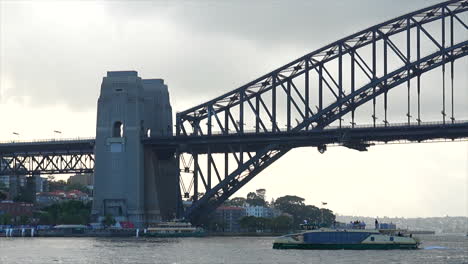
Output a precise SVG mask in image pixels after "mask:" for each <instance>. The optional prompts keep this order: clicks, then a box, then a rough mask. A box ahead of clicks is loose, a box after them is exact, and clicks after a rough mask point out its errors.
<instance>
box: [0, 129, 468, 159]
mask: <svg viewBox="0 0 468 264" xmlns="http://www.w3.org/2000/svg"><path fill="white" fill-rule="evenodd" d="M460 138H468V121H457V122H456V123H445V124H443V123H421V124H420V125H414V124H412V125H409V126H408V124H397V125H391V126H377V127H373V126H364V127H362V126H361V127H354V128H352V127H341V128H337V127H330V128H326V129H323V130H309V131H300V132H275V133H255V132H246V133H243V134H235V133H234V134H228V135H225V134H213V135H211V136H195V135H192V136H169V137H152V138H144V139H142V142H143V144H145V145H148V146H150V147H152V148H153V149H155V150H157V151H171V152H173V151H175V149H176V148H179V150H180V151H182V152H197V153H200V154H203V153H206V152H207V151H208V148H210V151H211V152H212V153H221V152H225V151H226V146H227V145H229V146H230V147H231V148H233V149H232V150H234V151H238V150H239V149H240V146H242V148H243V151H255V150H257V149H259V147H263V146H266V145H269V144H277V145H278V146H279V147H289V148H294V147H306V146H320V145H326V144H345V145H346V144H355V143H358V144H360V143H370V142H391V141H397V140H408V141H413V142H420V141H424V140H432V139H460ZM94 144H95V140H94V139H73V140H49V141H34V142H8V143H1V144H0V155H1V156H2V157H8V156H11V155H41V154H48V153H54V154H65V155H66V154H73V153H81V154H85V153H89V154H92V153H94Z"/></svg>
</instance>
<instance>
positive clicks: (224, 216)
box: [215, 206, 246, 232]
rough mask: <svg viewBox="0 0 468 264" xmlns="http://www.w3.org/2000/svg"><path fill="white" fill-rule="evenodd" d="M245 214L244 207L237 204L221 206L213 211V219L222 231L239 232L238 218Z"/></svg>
mask: <svg viewBox="0 0 468 264" xmlns="http://www.w3.org/2000/svg"><path fill="white" fill-rule="evenodd" d="M244 216H246V212H245V209H244V208H243V207H237V206H221V207H218V208H217V209H216V211H215V221H216V222H217V223H219V224H220V225H221V229H222V231H223V232H240V231H241V227H240V224H239V220H240V219H241V218H242V217H244Z"/></svg>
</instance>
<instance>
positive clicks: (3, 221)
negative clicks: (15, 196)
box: [0, 214, 11, 225]
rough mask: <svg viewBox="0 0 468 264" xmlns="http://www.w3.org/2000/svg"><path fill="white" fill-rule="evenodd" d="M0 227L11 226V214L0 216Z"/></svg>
mask: <svg viewBox="0 0 468 264" xmlns="http://www.w3.org/2000/svg"><path fill="white" fill-rule="evenodd" d="M0 225H11V215H9V214H2V215H0Z"/></svg>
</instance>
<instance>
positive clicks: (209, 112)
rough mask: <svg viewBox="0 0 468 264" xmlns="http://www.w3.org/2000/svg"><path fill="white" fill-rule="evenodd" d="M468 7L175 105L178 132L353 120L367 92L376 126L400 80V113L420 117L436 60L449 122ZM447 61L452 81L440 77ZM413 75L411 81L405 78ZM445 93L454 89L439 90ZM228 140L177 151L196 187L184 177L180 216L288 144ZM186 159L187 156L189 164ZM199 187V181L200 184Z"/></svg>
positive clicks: (404, 22)
mask: <svg viewBox="0 0 468 264" xmlns="http://www.w3.org/2000/svg"><path fill="white" fill-rule="evenodd" d="M467 9H468V0H454V1H447V2H444V3H441V4H437V5H434V6H431V7H428V8H424V9H422V10H419V11H416V12H413V13H410V14H407V15H404V16H401V17H398V18H395V19H392V20H390V21H387V22H385V23H382V24H379V25H376V26H373V27H370V28H368V29H366V30H363V31H361V32H358V33H356V34H353V35H351V36H349V37H347V38H343V39H341V40H339V41H337V42H335V43H332V44H330V45H328V46H325V47H323V48H321V49H319V50H317V51H314V52H312V53H309V54H307V55H305V56H303V57H301V58H299V59H297V60H295V61H293V62H291V63H289V64H287V65H285V66H283V67H281V68H279V69H277V70H275V71H272V72H270V73H269V74H266V75H264V76H262V77H260V78H258V79H256V80H254V81H252V82H250V83H248V84H246V85H244V86H242V87H240V88H238V89H235V90H233V91H231V92H228V93H226V94H224V95H222V96H220V97H217V98H215V99H214V100H211V101H209V102H206V103H203V104H200V105H198V106H196V107H194V108H191V109H189V110H187V111H184V112H181V113H178V114H177V116H176V118H177V119H176V127H177V129H176V133H177V136H211V135H214V134H223V135H230V134H236V135H239V136H242V135H243V134H245V133H251V132H254V133H258V134H262V133H283V132H301V131H302V132H303V131H309V130H320V129H323V128H325V127H327V126H330V125H332V124H333V125H337V126H338V127H341V126H342V123H343V122H344V120H345V119H344V118H347V119H348V121H349V123H350V124H351V126H352V127H354V126H355V125H356V120H355V111H356V109H357V108H358V107H360V106H361V105H363V104H364V103H366V102H370V101H371V102H372V110H371V112H370V113H369V117H370V118H371V120H372V121H371V122H372V125H373V126H378V124H377V120H378V119H379V118H380V119H381V120H382V122H383V124H384V125H385V126H387V125H390V122H389V119H388V117H387V109H388V98H387V96H388V91H389V90H390V89H392V88H394V87H397V86H405V88H406V89H407V91H408V98H407V101H408V103H407V109H406V110H407V111H406V116H405V117H404V118H405V120H406V121H407V123H408V125H410V124H411V119H412V118H413V115H414V116H415V117H414V118H415V120H416V121H417V124H421V122H422V116H421V111H420V105H421V101H420V93H421V80H420V79H421V76H422V74H424V73H426V72H428V71H430V70H432V69H435V68H441V69H442V76H443V77H442V78H443V84H442V85H441V95H442V100H441V101H442V104H441V119H442V122H443V123H445V122H446V121H449V120H451V122H455V109H454V99H453V94H454V93H453V89H454V81H453V79H454V67H455V66H454V62H455V61H456V60H457V59H458V58H461V57H463V56H465V55H467V54H468V47H467V40H466V36H467V32H468V26H467V22H466V21H464V20H463V19H461V18H460V14H461V13H463V12H466V11H467ZM465 20H466V19H465ZM434 28H436V29H438V31H437V33H434V32H433V31H434ZM447 64H448V65H449V66H450V80H451V82H450V84H451V85H450V87H446V84H445V83H446V82H445V76H446V73H445V68H446V65H447ZM413 79H414V80H416V87H411V84H412V82H411V80H413ZM464 88H466V87H464ZM449 89H451V92H450V93H449V91H447V90H449ZM413 90H416V99H413V100H415V101H417V107H416V109H415V110H413V109H412V108H411V103H410V102H412V101H411V98H410V95H411V92H410V91H413ZM449 94H450V95H451V99H449V100H446V95H447V96H448V95H449ZM380 95H382V97H383V104H384V105H383V108H384V111H383V116H381V117H380V116H377V112H376V99H377V98H378V97H379V96H380ZM446 101H449V103H448V104H447V103H446ZM278 109H280V110H281V111H278ZM284 109H285V110H286V111H284ZM413 112H414V113H413ZM284 113H285V114H284ZM251 128H253V130H252V131H249V129H251ZM234 144H235V143H234ZM234 144H233V145H231V146H228V147H226V150H225V152H224V153H223V154H218V155H223V156H224V157H223V159H220V160H221V161H218V162H216V161H215V160H217V159H216V158H214V154H213V153H211V151H210V149H209V146H207V150H206V152H205V153H204V155H203V158H204V161H203V162H200V159H201V157H200V156H201V155H200V154H201V153H197V152H195V151H190V150H184V151H179V152H178V154H177V155H178V156H179V161H180V165H181V172H182V173H181V178H183V177H184V175H186V176H185V177H188V178H190V177H191V182H192V184H189V185H188V186H192V187H193V188H188V187H187V185H186V184H184V181H182V182H181V188H182V192H183V193H184V196H185V197H192V199H193V200H194V203H193V204H192V206H191V207H190V208H188V209H187V210H186V212H185V216H186V217H188V218H191V219H198V218H199V217H202V216H203V215H205V214H207V213H209V212H210V211H211V210H213V209H215V208H216V207H217V206H218V205H220V204H221V203H222V202H223V201H225V200H226V199H227V198H228V197H229V196H230V195H232V194H233V193H234V192H235V191H237V190H238V189H239V188H241V187H242V186H243V185H245V184H246V183H247V182H248V181H249V180H250V179H252V178H253V177H254V176H255V175H257V174H258V173H259V172H260V171H262V170H263V169H265V168H266V167H267V166H269V165H270V164H271V163H273V162H274V161H276V160H277V159H279V158H280V157H281V156H282V155H284V154H285V153H287V152H288V151H289V150H290V149H291V146H288V145H287V144H271V145H269V146H267V147H264V148H260V149H258V150H255V151H253V152H248V151H244V149H243V148H242V145H241V144H240V145H239V144H235V145H234ZM249 151H251V149H250V150H249ZM182 152H185V153H186V154H184V153H182ZM186 156H188V157H187V158H186ZM188 160H191V161H192V162H191V163H190V164H188V162H187V161H188ZM202 164H203V166H202ZM205 164H206V166H205ZM221 164H224V165H222V166H221ZM220 167H223V168H222V169H220ZM190 175H191V176H190ZM212 175H213V176H216V184H214V183H213V182H211V179H212V177H211V176H212ZM199 179H200V180H199ZM200 182H201V183H200ZM201 184H202V185H201ZM199 187H203V189H204V190H205V191H204V192H202V191H199V190H198V189H199ZM192 189H193V192H192V193H193V195H192V196H191V195H190V193H191V191H192ZM200 193H202V195H201V194H200ZM203 193H204V194H203ZM195 221H196V220H195Z"/></svg>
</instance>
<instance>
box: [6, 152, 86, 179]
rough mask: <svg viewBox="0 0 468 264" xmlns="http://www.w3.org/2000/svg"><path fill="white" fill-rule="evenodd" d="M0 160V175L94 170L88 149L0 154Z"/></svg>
mask: <svg viewBox="0 0 468 264" xmlns="http://www.w3.org/2000/svg"><path fill="white" fill-rule="evenodd" d="M0 160H3V166H1V167H0V175H18V174H23V175H24V174H26V175H36V174H68V173H70V174H71V173H92V172H93V171H94V153H92V152H88V151H85V152H81V151H77V152H75V151H71V152H66V153H63V152H60V153H58V152H44V153H41V152H35V153H21V154H10V155H0Z"/></svg>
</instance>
